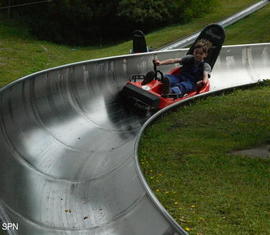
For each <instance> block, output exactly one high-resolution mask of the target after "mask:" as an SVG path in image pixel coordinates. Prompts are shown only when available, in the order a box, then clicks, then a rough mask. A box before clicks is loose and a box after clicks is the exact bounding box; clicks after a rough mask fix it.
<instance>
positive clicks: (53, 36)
mask: <svg viewBox="0 0 270 235" xmlns="http://www.w3.org/2000/svg"><path fill="white" fill-rule="evenodd" d="M4 1H5V2H6V4H8V0H4ZM215 1H216V0H51V1H49V2H48V3H40V4H35V5H29V6H24V7H18V8H14V10H13V11H15V13H16V14H13V15H15V16H16V17H20V19H23V20H24V21H26V22H27V24H28V25H29V26H30V28H31V30H32V32H33V33H34V34H35V35H36V36H37V37H39V38H40V39H45V40H50V41H54V42H58V43H65V44H72V45H93V44H103V43H108V42H114V41H119V40H124V39H127V38H129V37H130V34H131V32H132V31H133V30H134V29H138V28H139V29H142V30H143V31H144V32H146V33H148V32H150V31H152V30H154V29H157V28H160V27H162V26H165V25H170V24H176V23H183V22H188V21H189V20H190V19H191V18H193V17H197V16H200V15H201V14H203V13H204V12H208V11H210V10H211V8H212V6H213V5H214V4H215ZM26 2H34V0H13V1H12V4H21V3H26ZM36 2H40V0H37V1H36Z"/></svg>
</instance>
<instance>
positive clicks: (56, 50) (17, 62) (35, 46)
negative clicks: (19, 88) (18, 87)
mask: <svg viewBox="0 0 270 235" xmlns="http://www.w3.org/2000/svg"><path fill="white" fill-rule="evenodd" d="M217 2H218V4H217V6H216V8H215V9H214V10H212V12H210V13H208V14H206V15H204V16H203V17H200V18H197V19H194V20H193V21H192V22H190V23H188V24H184V25H174V26H171V27H166V28H164V29H161V30H157V31H156V32H153V33H151V34H149V35H147V37H146V39H147V42H148V44H149V46H150V47H152V48H158V47H161V46H162V45H164V44H167V43H169V42H173V41H175V40H176V39H179V38H181V37H184V36H187V35H189V34H191V33H193V32H194V31H198V30H201V29H202V27H204V26H205V25H206V24H209V23H213V22H217V21H220V20H222V19H224V18H226V17H228V16H230V15H232V14H234V13H235V12H237V11H239V10H242V9H244V8H246V7H247V6H249V5H251V4H253V3H255V2H257V0H244V1H243V0H234V1H233V0H227V1H222V0H217ZM264 27H269V26H267V25H264ZM266 32H270V30H268V31H267V30H266ZM266 34H268V33H266ZM268 35H269V34H268ZM253 42H256V39H254V41H253ZM131 47H132V43H131V41H127V42H123V43H119V44H118V45H107V46H102V47H76V48H73V47H68V46H63V45H57V44H54V43H49V42H46V41H39V40H36V39H34V38H33V37H32V36H31V35H30V34H29V32H28V31H27V29H25V27H23V25H21V24H19V23H15V22H13V21H9V20H6V19H0V87H2V86H4V85H6V84H7V83H10V82H11V81H13V80H15V79H17V78H20V77H22V76H25V75H27V74H31V73H33V72H36V71H40V70H43V69H47V68H51V67H55V66H59V65H63V64H67V63H73V62H77V61H82V60H88V59H93V58H101V57H107V56H114V55H120V54H128V53H129V50H130V48H131Z"/></svg>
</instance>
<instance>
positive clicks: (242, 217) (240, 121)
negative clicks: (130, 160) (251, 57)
mask: <svg viewBox="0 0 270 235" xmlns="http://www.w3.org/2000/svg"><path fill="white" fill-rule="evenodd" d="M269 123H270V82H265V83H264V85H257V86H256V87H254V88H252V89H250V90H242V91H241V90H237V91H235V92H233V93H232V94H229V95H226V96H218V97H209V98H207V99H205V100H201V101H198V102H197V103H195V104H193V105H192V106H185V107H181V108H179V110H178V111H177V112H171V113H169V114H168V115H165V116H164V117H162V118H161V119H159V120H158V121H156V122H155V123H154V124H153V125H152V126H151V127H149V128H147V129H146V131H145V133H144V135H143V138H142V139H141V142H140V146H139V156H140V163H141V166H142V168H143V172H144V174H145V176H146V178H147V181H148V183H149V185H150V187H151V188H152V189H153V191H154V192H155V193H156V195H157V197H158V198H159V200H160V201H161V203H162V204H163V205H164V206H165V207H166V208H167V210H168V211H169V213H170V214H171V215H172V216H173V217H174V218H175V219H176V220H177V222H178V223H179V224H180V225H181V226H182V227H183V228H185V229H186V230H188V231H190V234H239V235H240V234H270V224H269V219H270V199H269V188H270V181H269V175H270V159H269V160H263V159H259V158H249V157H245V156H236V155H234V154H232V151H233V150H238V149H245V148H249V147H254V146H260V145H262V144H265V143H269V142H270V125H269Z"/></svg>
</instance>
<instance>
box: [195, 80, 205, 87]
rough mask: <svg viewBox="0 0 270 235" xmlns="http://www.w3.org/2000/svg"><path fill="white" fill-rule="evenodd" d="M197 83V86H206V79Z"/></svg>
mask: <svg viewBox="0 0 270 235" xmlns="http://www.w3.org/2000/svg"><path fill="white" fill-rule="evenodd" d="M196 84H197V86H199V87H202V86H204V85H205V83H204V81H203V80H201V81H198V82H197V83H196Z"/></svg>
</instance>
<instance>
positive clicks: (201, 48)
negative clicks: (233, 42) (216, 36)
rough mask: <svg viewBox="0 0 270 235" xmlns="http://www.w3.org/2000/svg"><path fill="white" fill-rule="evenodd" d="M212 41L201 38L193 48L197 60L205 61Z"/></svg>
mask: <svg viewBox="0 0 270 235" xmlns="http://www.w3.org/2000/svg"><path fill="white" fill-rule="evenodd" d="M211 46H212V43H211V42H210V41H208V40H205V39H200V40H199V41H198V42H197V43H196V44H195V46H194V48H193V55H194V57H195V60H197V61H203V60H204V59H205V58H206V57H207V55H208V50H209V48H211Z"/></svg>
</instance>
